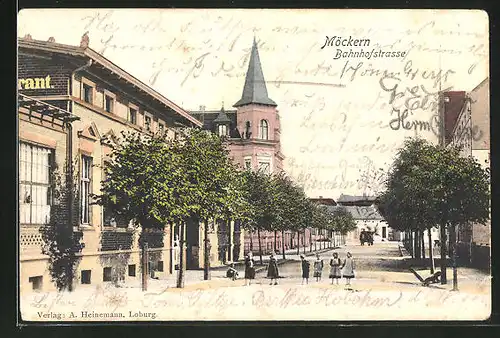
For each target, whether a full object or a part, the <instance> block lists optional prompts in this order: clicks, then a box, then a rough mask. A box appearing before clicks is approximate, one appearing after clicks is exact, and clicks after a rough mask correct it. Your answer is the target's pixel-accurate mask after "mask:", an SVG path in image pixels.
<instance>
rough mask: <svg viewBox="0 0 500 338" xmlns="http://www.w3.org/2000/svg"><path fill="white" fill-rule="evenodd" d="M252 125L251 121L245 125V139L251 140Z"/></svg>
mask: <svg viewBox="0 0 500 338" xmlns="http://www.w3.org/2000/svg"><path fill="white" fill-rule="evenodd" d="M251 127H252V125H251V124H250V121H247V122H246V123H245V133H244V138H246V139H249V138H250V137H251V136H252V131H251V130H252V128H251Z"/></svg>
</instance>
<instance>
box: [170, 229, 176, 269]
mask: <svg viewBox="0 0 500 338" xmlns="http://www.w3.org/2000/svg"><path fill="white" fill-rule="evenodd" d="M174 264H175V263H174V225H173V224H172V223H170V266H169V269H168V270H169V272H170V274H172V273H174Z"/></svg>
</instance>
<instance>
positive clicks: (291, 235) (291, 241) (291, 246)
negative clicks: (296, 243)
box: [290, 232, 293, 249]
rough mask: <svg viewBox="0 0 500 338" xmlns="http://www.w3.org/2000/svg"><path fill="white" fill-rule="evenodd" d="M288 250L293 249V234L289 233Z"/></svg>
mask: <svg viewBox="0 0 500 338" xmlns="http://www.w3.org/2000/svg"><path fill="white" fill-rule="evenodd" d="M290 249H293V232H290Z"/></svg>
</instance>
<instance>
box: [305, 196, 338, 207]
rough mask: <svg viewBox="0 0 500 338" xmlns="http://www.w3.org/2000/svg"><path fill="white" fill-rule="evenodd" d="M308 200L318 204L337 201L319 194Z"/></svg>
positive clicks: (335, 203) (334, 203)
mask: <svg viewBox="0 0 500 338" xmlns="http://www.w3.org/2000/svg"><path fill="white" fill-rule="evenodd" d="M310 200H311V201H312V202H313V203H316V204H319V205H337V202H335V200H334V199H333V198H323V196H320V197H318V198H310Z"/></svg>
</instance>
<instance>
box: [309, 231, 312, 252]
mask: <svg viewBox="0 0 500 338" xmlns="http://www.w3.org/2000/svg"><path fill="white" fill-rule="evenodd" d="M312 251H313V233H312V231H311V229H309V252H312Z"/></svg>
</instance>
